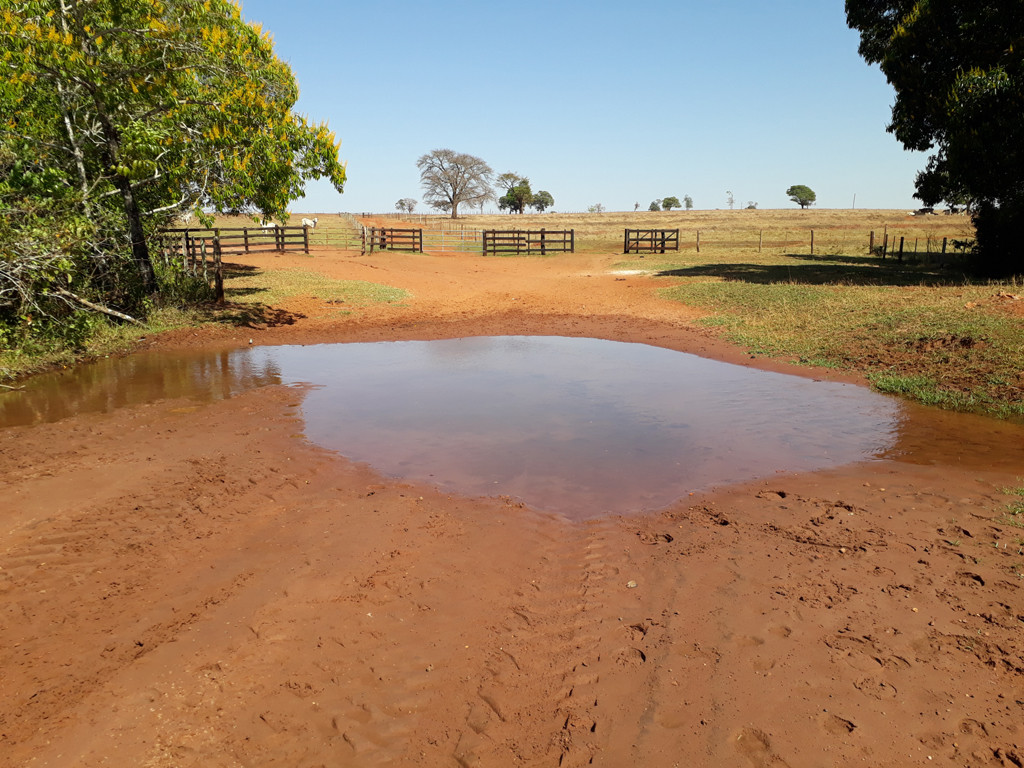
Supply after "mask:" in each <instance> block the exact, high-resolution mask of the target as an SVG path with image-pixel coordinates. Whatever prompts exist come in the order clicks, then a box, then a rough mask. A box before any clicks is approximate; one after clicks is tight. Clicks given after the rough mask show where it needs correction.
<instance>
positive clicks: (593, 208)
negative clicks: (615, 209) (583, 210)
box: [587, 203, 605, 213]
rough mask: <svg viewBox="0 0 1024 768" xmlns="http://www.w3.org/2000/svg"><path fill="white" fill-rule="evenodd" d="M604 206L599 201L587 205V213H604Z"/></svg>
mask: <svg viewBox="0 0 1024 768" xmlns="http://www.w3.org/2000/svg"><path fill="white" fill-rule="evenodd" d="M604 211H605V207H604V205H603V204H601V203H594V204H593V205H589V206H587V213H604Z"/></svg>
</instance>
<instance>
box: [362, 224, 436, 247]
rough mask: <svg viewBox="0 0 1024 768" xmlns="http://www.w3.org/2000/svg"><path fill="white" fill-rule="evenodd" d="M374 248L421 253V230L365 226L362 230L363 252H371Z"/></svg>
mask: <svg viewBox="0 0 1024 768" xmlns="http://www.w3.org/2000/svg"><path fill="white" fill-rule="evenodd" d="M374 250H378V251H413V252H414V253H422V252H423V230H422V229H394V228H390V227H366V228H365V229H364V230H363V253H366V252H367V251H369V252H370V253H373V252H374Z"/></svg>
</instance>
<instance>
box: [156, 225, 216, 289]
mask: <svg viewBox="0 0 1024 768" xmlns="http://www.w3.org/2000/svg"><path fill="white" fill-rule="evenodd" d="M156 248H157V256H158V257H159V258H162V259H163V261H164V264H166V265H167V266H172V265H173V266H175V267H178V266H180V267H181V271H182V272H184V273H185V274H187V275H192V276H193V277H201V278H202V279H203V280H205V281H206V283H207V285H209V284H210V283H211V282H212V283H213V290H214V294H215V299H216V301H217V303H218V304H220V303H223V302H224V263H223V260H222V258H221V257H222V255H223V254H222V252H221V245H220V240H219V239H218V238H216V237H211V238H196V239H195V240H194V241H191V242H189V241H187V240H185V241H184V242H182V241H178V240H175V239H169V238H164V239H161V238H159V236H158V239H157V240H156Z"/></svg>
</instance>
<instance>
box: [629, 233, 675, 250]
mask: <svg viewBox="0 0 1024 768" xmlns="http://www.w3.org/2000/svg"><path fill="white" fill-rule="evenodd" d="M678 250H679V230H678V229H627V230H625V235H624V236H623V245H622V252H623V253H665V252H667V251H678Z"/></svg>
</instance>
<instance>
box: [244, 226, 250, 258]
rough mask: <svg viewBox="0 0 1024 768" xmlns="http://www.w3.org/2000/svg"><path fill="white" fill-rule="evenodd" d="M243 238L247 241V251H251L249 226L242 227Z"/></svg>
mask: <svg viewBox="0 0 1024 768" xmlns="http://www.w3.org/2000/svg"><path fill="white" fill-rule="evenodd" d="M242 239H243V240H244V241H245V252H246V253H248V252H249V228H248V227H244V228H243V229H242Z"/></svg>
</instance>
